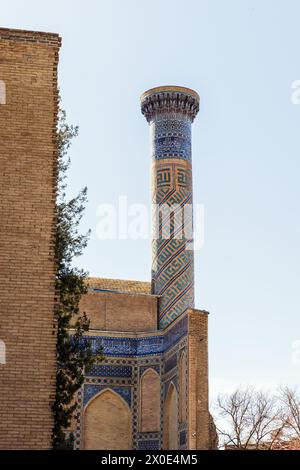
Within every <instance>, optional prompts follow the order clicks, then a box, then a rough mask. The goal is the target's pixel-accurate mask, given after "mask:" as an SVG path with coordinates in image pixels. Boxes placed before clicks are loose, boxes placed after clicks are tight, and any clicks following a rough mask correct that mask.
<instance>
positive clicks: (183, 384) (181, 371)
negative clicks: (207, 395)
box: [178, 351, 188, 423]
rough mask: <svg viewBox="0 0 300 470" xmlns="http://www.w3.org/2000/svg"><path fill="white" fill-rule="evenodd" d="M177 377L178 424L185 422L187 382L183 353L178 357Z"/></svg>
mask: <svg viewBox="0 0 300 470" xmlns="http://www.w3.org/2000/svg"><path fill="white" fill-rule="evenodd" d="M178 376H179V423H185V422H186V421H187V399H188V390H187V388H188V381H187V355H186V352H185V351H183V352H182V353H181V355H180V359H179V364H178Z"/></svg>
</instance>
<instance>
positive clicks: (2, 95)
mask: <svg viewBox="0 0 300 470" xmlns="http://www.w3.org/2000/svg"><path fill="white" fill-rule="evenodd" d="M0 104H6V85H5V82H4V81H3V80H0Z"/></svg>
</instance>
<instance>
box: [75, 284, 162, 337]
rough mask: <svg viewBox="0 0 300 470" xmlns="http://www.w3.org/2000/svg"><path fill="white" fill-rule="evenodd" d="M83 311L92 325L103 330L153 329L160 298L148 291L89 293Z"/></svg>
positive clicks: (154, 328) (82, 305)
mask: <svg viewBox="0 0 300 470" xmlns="http://www.w3.org/2000/svg"><path fill="white" fill-rule="evenodd" d="M80 310H81V311H84V312H85V313H86V314H87V316H88V317H89V318H90V320H91V324H90V328H91V329H99V330H102V331H124V332H126V331H133V332H137V331H153V330H156V329H157V298H156V297H155V296H152V295H147V294H128V293H122V294H121V293H114V292H93V291H91V292H88V294H86V295H85V296H83V297H82V299H81V302H80Z"/></svg>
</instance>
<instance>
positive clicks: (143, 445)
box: [138, 439, 160, 450]
mask: <svg viewBox="0 0 300 470" xmlns="http://www.w3.org/2000/svg"><path fill="white" fill-rule="evenodd" d="M138 450H160V441H159V439H153V440H148V441H138Z"/></svg>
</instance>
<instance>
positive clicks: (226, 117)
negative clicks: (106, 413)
mask: <svg viewBox="0 0 300 470" xmlns="http://www.w3.org/2000/svg"><path fill="white" fill-rule="evenodd" d="M299 18H300V2H299V1H298V0H280V1H279V0H226V1H225V0H202V1H201V0H185V1H184V2H183V1H177V0H160V1H159V0H151V2H149V1H145V0H126V1H124V0H110V1H103V0H86V1H83V0H81V1H76V0H75V1H74V0H60V1H58V0H51V2H50V1H49V2H44V1H43V2H41V1H38V0H26V2H25V1H21V0H20V1H18V0H10V1H9V2H7V1H3V0H0V25H1V26H2V27H12V28H21V29H33V30H40V31H51V32H58V33H59V34H60V35H61V36H62V37H63V46H62V50H61V55H60V67H59V83H60V88H61V95H62V98H63V105H64V108H65V109H66V111H67V113H68V120H69V122H71V123H74V124H78V125H79V127H80V134H79V137H78V138H77V140H76V142H75V143H74V145H73V147H72V151H71V157H72V170H71V172H70V175H69V186H70V193H72V194H73V193H75V192H76V191H77V190H78V189H80V188H81V187H82V186H84V185H87V186H88V190H89V203H88V207H87V213H86V217H85V219H84V223H83V230H85V229H87V228H91V229H92V231H93V233H92V237H91V240H90V243H89V246H88V248H87V250H86V252H85V254H84V256H83V257H82V258H81V259H80V260H79V261H78V264H79V265H80V266H82V267H84V268H85V269H87V270H88V271H89V272H90V274H91V275H94V276H99V277H113V278H122V279H137V280H150V269H151V252H150V243H149V241H147V240H139V241H130V240H121V241H120V240H113V241H103V240H102V241H101V240H99V239H98V238H97V236H96V226H97V222H98V218H97V215H96V211H97V207H98V206H99V204H101V203H112V204H115V203H117V201H118V197H119V196H120V195H126V196H127V197H128V201H129V203H143V204H147V205H149V204H150V156H149V135H148V125H147V123H146V121H145V119H144V117H143V116H142V115H141V113H140V108H139V97H140V95H141V93H142V92H143V91H145V90H146V89H148V88H152V87H154V86H159V85H167V84H173V85H181V86H187V87H190V88H193V89H195V90H196V91H197V92H198V93H199V94H200V95H201V109H200V113H199V115H198V117H197V118H196V120H195V123H194V124H193V170H194V200H195V202H196V203H200V204H203V205H204V208H205V225H204V229H205V242H204V246H203V248H202V249H201V250H200V251H199V252H197V253H196V255H195V256H196V258H195V268H196V307H197V308H200V309H201V308H203V309H205V310H208V311H209V312H210V317H209V322H210V323H209V344H210V386H211V395H212V397H214V396H215V395H216V394H218V393H219V392H223V391H227V390H232V389H233V388H234V387H236V386H239V385H240V384H247V383H249V384H251V385H254V386H257V387H273V386H276V385H277V384H286V383H288V384H296V383H297V382H299V372H300V361H299V358H298V361H297V360H295V358H296V359H297V355H296V354H294V356H295V357H294V361H293V360H292V354H293V344H294V346H296V347H298V348H299V349H300V347H299V344H300V343H299V344H298V345H297V343H295V342H296V341H300V319H299V318H300V315H299V313H300V292H299V290H300V289H299V284H300V248H299V239H300V217H299V200H300V185H299V179H300V178H299V177H300V160H299V157H300V155H299V148H300V142H299V141H300V132H299V128H300V127H299V126H300V105H295V104H292V102H291V94H292V83H293V82H294V81H295V80H300V62H299V45H300V28H299ZM0 79H1V77H0ZM297 362H298V364H297Z"/></svg>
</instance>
